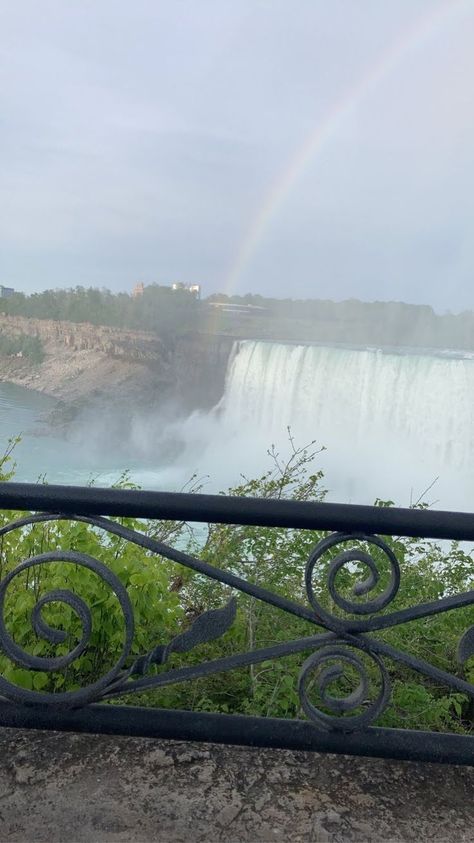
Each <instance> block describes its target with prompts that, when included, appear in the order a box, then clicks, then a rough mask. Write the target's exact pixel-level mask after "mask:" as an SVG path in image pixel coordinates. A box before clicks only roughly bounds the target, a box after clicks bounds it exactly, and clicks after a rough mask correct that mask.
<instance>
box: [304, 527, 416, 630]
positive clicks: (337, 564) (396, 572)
mask: <svg viewBox="0 0 474 843" xmlns="http://www.w3.org/2000/svg"><path fill="white" fill-rule="evenodd" d="M355 540H359V541H365V542H366V543H367V544H369V545H375V546H376V547H378V548H380V549H381V550H382V551H383V553H384V554H385V557H386V558H387V559H388V562H389V565H390V580H389V582H388V585H387V586H386V588H385V590H384V591H383V592H382V593H381V594H378V595H377V596H376V597H373V598H372V599H369V600H366V601H364V602H363V601H358V600H348V599H347V598H346V597H343V596H342V595H341V594H340V593H339V592H338V589H337V582H336V577H337V574H338V573H339V571H340V570H341V569H342V568H344V567H345V566H346V565H350V564H351V563H354V562H362V563H363V564H364V565H365V566H366V567H367V568H368V571H369V575H368V577H367V578H366V579H365V580H363V581H361V582H357V583H356V584H355V586H354V588H353V594H354V595H355V596H356V597H363V596H364V595H367V594H369V593H370V592H371V591H372V590H373V589H374V588H375V587H376V586H377V583H378V582H379V580H380V571H379V567H378V564H377V562H376V560H375V559H374V558H373V557H372V556H371V555H370V553H368V552H367V551H365V550H361V549H360V548H357V547H354V548H351V549H350V550H342V551H340V553H338V554H337V556H335V557H334V558H333V559H332V561H331V563H330V565H329V569H328V573H327V583H328V589H329V593H330V595H331V598H332V600H333V601H334V603H335V604H336V606H338V607H339V608H340V609H342V610H343V611H344V612H347V613H348V614H354V615H369V614H374V613H376V612H380V610H381V609H383V608H385V606H387V605H388V604H389V603H391V602H392V600H393V599H394V597H395V596H396V594H397V592H398V588H399V585H400V566H399V564H398V561H397V558H396V556H395V554H394V553H393V551H392V550H391V548H390V547H389V546H388V545H387V543H386V542H384V541H383V539H381V538H379V536H373V535H370V536H366V535H363V534H356V535H352V534H344V533H334V534H333V535H331V536H328V537H327V538H325V539H323V540H322V541H320V542H319V544H317V545H316V547H315V548H314V550H313V552H312V553H311V556H310V557H309V559H308V563H307V565H306V572H305V583H306V592H307V595H308V599H309V602H310V603H311V605H312V607H313V609H314V610H315V612H316V615H317V616H318V617H319V618H321V620H322V621H323V622H324V623H325V625H327V626H328V628H329V629H334V630H335V631H337V630H341V629H342V628H344V624H343V623H342V622H341V621H340V620H339V619H338V618H335V617H333V616H332V615H331V614H330V613H329V612H327V611H326V610H325V609H324V608H323V607H322V606H321V604H320V602H319V601H318V600H317V598H316V595H315V591H314V586H313V574H314V570H315V567H316V565H317V564H318V563H319V561H320V560H321V559H322V557H323V556H324V554H325V553H327V552H328V550H330V549H331V548H332V547H334V546H336V545H338V544H341V543H343V542H347V541H355Z"/></svg>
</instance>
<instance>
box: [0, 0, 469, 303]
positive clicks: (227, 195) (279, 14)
mask: <svg viewBox="0 0 474 843" xmlns="http://www.w3.org/2000/svg"><path fill="white" fill-rule="evenodd" d="M473 43H474V0H466V1H465V2H452V1H451V0H449V2H446V0H443V2H438V0H436V2H432V0H383V2H380V0H330V2H328V1H327V0H293V2H290V0H282V2H280V0H232V2H231V0H183V1H182V0H169V2H164V0H133V2H130V0H126V2H125V0H77V2H65V0H41V2H38V0H0V283H3V284H6V285H12V286H14V287H15V288H18V289H21V290H24V291H33V290H40V289H44V288H46V287H56V286H73V285H76V284H84V285H93V286H107V287H109V288H111V289H113V290H130V289H131V288H132V286H133V285H134V283H135V282H136V281H138V280H141V281H144V282H145V283H152V282H158V283H163V284H166V283H170V282H171V281H174V280H182V281H187V282H191V283H201V284H202V286H203V291H204V294H205V295H206V294H209V293H211V292H214V291H218V290H222V291H225V292H238V293H246V292H255V293H261V294H263V295H265V294H267V295H268V294H269V295H277V296H292V297H323V298H334V299H344V298H349V297H357V298H361V299H366V300H373V299H396V300H404V301H409V302H423V303H428V304H431V305H433V306H434V307H435V308H436V309H437V310H438V311H441V312H443V311H445V310H447V309H449V310H452V311H454V312H457V311H459V310H462V309H466V308H473V307H474V93H473V81H474V50H473V48H472V45H473ZM387 57H389V58H387ZM390 57H391V58H390ZM322 128H323V129H324V131H325V133H326V134H325V140H324V143H322V144H319V145H318V144H317V143H314V144H313V147H312V154H307V158H306V160H305V165H304V166H302V165H301V166H300V167H299V168H298V166H295V162H298V161H300V162H301V160H302V150H304V149H306V150H307V148H308V138H310V137H313V138H316V137H318V136H319V135H318V133H319V132H320V131H321V129H322ZM292 167H293V169H291V168H292ZM288 173H293V175H292V176H291V177H290V176H288ZM285 174H287V177H286V180H285ZM282 185H283V187H282ZM271 197H277V200H275V199H273V200H272V198H271ZM265 208H266V209H267V212H264V213H262V209H265ZM269 210H271V213H269V212H268V211H269ZM255 232H257V233H255Z"/></svg>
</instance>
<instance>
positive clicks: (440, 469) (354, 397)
mask: <svg viewBox="0 0 474 843" xmlns="http://www.w3.org/2000/svg"><path fill="white" fill-rule="evenodd" d="M207 421H208V423H209V419H208V420H207ZM203 424H205V419H204V418H203V417H201V418H199V417H198V416H197V414H195V415H194V417H193V418H192V425H193V426H194V427H195V428H196V430H195V434H194V436H195V439H196V444H197V440H198V439H199V438H200V437H202V436H203V434H204V430H203ZM287 426H290V427H291V429H292V432H293V434H294V435H295V436H296V439H297V443H299V444H304V443H305V442H307V441H308V440H311V439H315V440H316V442H317V443H318V444H320V445H324V446H326V448H327V451H326V452H325V453H324V454H322V455H321V457H320V458H319V461H320V465H321V467H322V468H323V469H324V471H325V475H326V483H327V486H328V488H329V490H330V496H331V497H332V498H333V499H336V498H337V499H340V500H352V501H354V502H364V503H366V502H372V501H373V500H374V499H375V497H381V498H384V499H386V498H390V499H394V500H395V501H396V502H397V503H399V504H402V505H408V504H409V503H410V502H411V501H412V500H415V499H417V498H418V496H419V495H420V494H421V493H422V492H423V491H424V489H425V488H426V487H427V486H429V484H430V483H431V482H432V481H433V480H435V478H439V479H438V480H437V482H436V484H435V486H434V489H433V490H432V491H431V492H430V494H429V495H428V499H429V500H433V499H437V500H439V504H440V505H442V506H445V507H447V508H448V507H458V508H462V509H472V505H473V503H474V501H473V495H474V360H473V359H472V358H470V357H469V356H466V357H465V358H460V357H457V358H455V357H453V356H452V355H450V354H449V353H448V352H446V353H445V354H444V355H443V354H438V355H435V354H430V353H420V354H414V353H384V352H382V351H378V350H351V349H342V348H328V347H317V346H302V345H290V344H282V343H265V342H252V341H247V342H241V343H239V344H238V347H237V348H236V351H235V353H234V355H233V358H232V360H231V362H230V364H229V371H228V375H227V383H226V390H225V395H224V397H223V400H222V402H221V404H220V407H219V408H218V410H217V414H216V418H215V419H214V423H213V425H212V428H213V429H212V431H209V432H210V433H211V440H212V444H209V445H208V446H207V447H206V448H205V452H207V454H208V455H209V467H208V470H211V471H212V465H211V464H214V465H215V464H216V463H217V464H218V465H220V464H223V465H224V466H227V467H228V468H229V470H230V468H231V466H234V464H235V463H236V461H237V462H238V461H239V460H240V461H241V464H242V469H243V470H244V471H247V472H248V471H249V470H251V467H252V465H253V466H255V467H256V466H257V464H260V465H261V464H262V459H261V458H260V459H259V458H258V454H260V455H262V454H263V453H264V451H265V448H267V447H268V446H269V444H270V443H271V442H276V443H277V444H279V445H281V446H282V447H283V443H284V439H285V431H286V427H287ZM187 427H188V436H189V433H190V431H189V427H190V426H189V425H188V426H187ZM189 438H190V440H192V439H193V436H192V434H191V435H190V436H189ZM219 455H220V458H219ZM236 458H237V460H236ZM202 463H203V464H204V465H205V454H204V458H203V460H202Z"/></svg>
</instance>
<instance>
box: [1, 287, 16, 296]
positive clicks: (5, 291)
mask: <svg viewBox="0 0 474 843" xmlns="http://www.w3.org/2000/svg"><path fill="white" fill-rule="evenodd" d="M14 293H15V290H14V289H13V287H4V286H3V284H0V299H9V298H10V296H13V295H14Z"/></svg>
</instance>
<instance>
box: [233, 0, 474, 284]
mask: <svg viewBox="0 0 474 843" xmlns="http://www.w3.org/2000/svg"><path fill="white" fill-rule="evenodd" d="M469 11H471V12H473V11H474V2H473V0H449V2H444V3H442V4H441V5H438V6H436V8H435V9H434V11H431V12H430V13H429V14H428V15H426V14H425V15H423V16H422V17H421V18H419V19H418V20H417V22H416V23H415V24H414V25H413V26H412V27H410V29H409V30H408V31H405V32H404V33H403V35H402V36H401V37H400V38H398V39H397V40H396V41H395V42H394V43H393V44H392V45H391V46H390V47H389V48H388V49H387V50H384V51H383V53H382V54H381V55H380V56H379V58H378V60H377V61H376V62H375V64H374V65H372V66H371V67H370V68H369V70H368V71H366V72H365V73H364V74H363V76H362V77H361V78H360V79H358V80H357V82H356V83H355V84H354V85H352V86H351V87H350V88H349V89H348V90H347V91H346V92H345V93H344V95H343V96H342V97H341V98H340V99H339V100H338V101H337V102H336V103H334V104H333V105H332V107H331V108H330V109H329V110H328V112H327V113H326V114H325V115H324V117H323V118H322V119H321V120H320V121H318V123H317V124H316V125H315V126H314V128H313V129H312V130H311V132H310V133H309V135H308V137H307V138H306V139H305V141H304V143H303V144H302V145H301V146H299V147H298V149H297V150H296V152H295V153H294V154H293V155H292V156H291V158H290V160H289V162H288V164H287V166H286V167H285V168H284V169H283V171H282V173H281V174H280V175H279V177H278V178H277V179H276V180H275V182H274V183H273V185H272V187H271V188H270V190H269V192H268V193H267V194H266V196H265V198H264V200H263V202H262V204H261V205H260V207H259V209H258V211H257V213H256V214H255V215H254V217H253V219H252V221H251V223H250V225H249V227H248V229H247V232H246V234H245V236H244V238H243V240H242V242H241V244H240V245H239V248H238V250H237V253H236V256H235V258H234V261H233V263H232V266H231V269H230V271H229V273H228V274H227V277H226V279H225V283H224V285H223V289H222V290H221V292H223V293H226V294H227V295H231V294H232V293H233V291H234V290H235V288H236V284H237V281H238V279H239V277H240V275H241V273H242V271H243V270H244V268H245V267H246V266H247V265H248V264H249V263H250V261H251V259H252V257H253V255H254V254H255V252H256V250H257V248H258V246H259V243H260V242H261V241H262V239H263V237H264V235H265V233H266V231H267V230H268V228H269V227H270V225H271V223H272V221H273V220H274V218H275V216H276V215H277V214H278V212H279V210H280V209H281V208H282V206H283V205H284V203H285V201H286V200H287V198H288V196H289V194H290V193H291V191H292V190H293V188H294V187H295V185H296V183H297V182H298V181H299V179H300V178H301V176H302V175H303V173H304V172H305V170H306V169H307V167H308V165H309V164H310V163H311V162H312V161H313V159H314V158H315V156H316V155H317V154H319V153H320V152H321V151H322V149H323V148H324V146H325V144H327V143H328V141H330V139H331V138H332V137H333V136H334V134H335V133H336V132H337V130H338V128H339V127H340V126H341V124H342V123H343V122H344V121H345V120H347V118H348V117H350V116H351V114H352V113H353V112H354V111H356V109H357V108H358V107H359V105H360V103H361V102H362V100H364V99H365V98H366V97H367V96H368V95H369V94H370V93H371V92H372V91H373V90H374V89H375V88H376V87H378V86H379V85H380V83H381V82H382V81H383V80H384V78H385V77H387V76H388V75H389V74H390V73H391V72H392V71H393V70H395V69H396V68H397V67H398V65H400V63H401V62H402V61H403V60H404V59H405V58H406V57H407V56H409V55H410V54H411V53H413V52H415V51H417V50H419V49H421V48H422V47H423V46H424V45H425V44H426V43H427V42H428V41H430V40H431V39H432V38H433V37H434V36H435V35H436V34H437V33H438V32H439V31H441V30H442V28H443V27H444V26H445V25H446V24H447V23H448V22H450V21H451V19H452V18H453V17H455V16H456V15H458V14H459V15H462V14H463V13H465V12H466V13H467V12H469Z"/></svg>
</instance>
